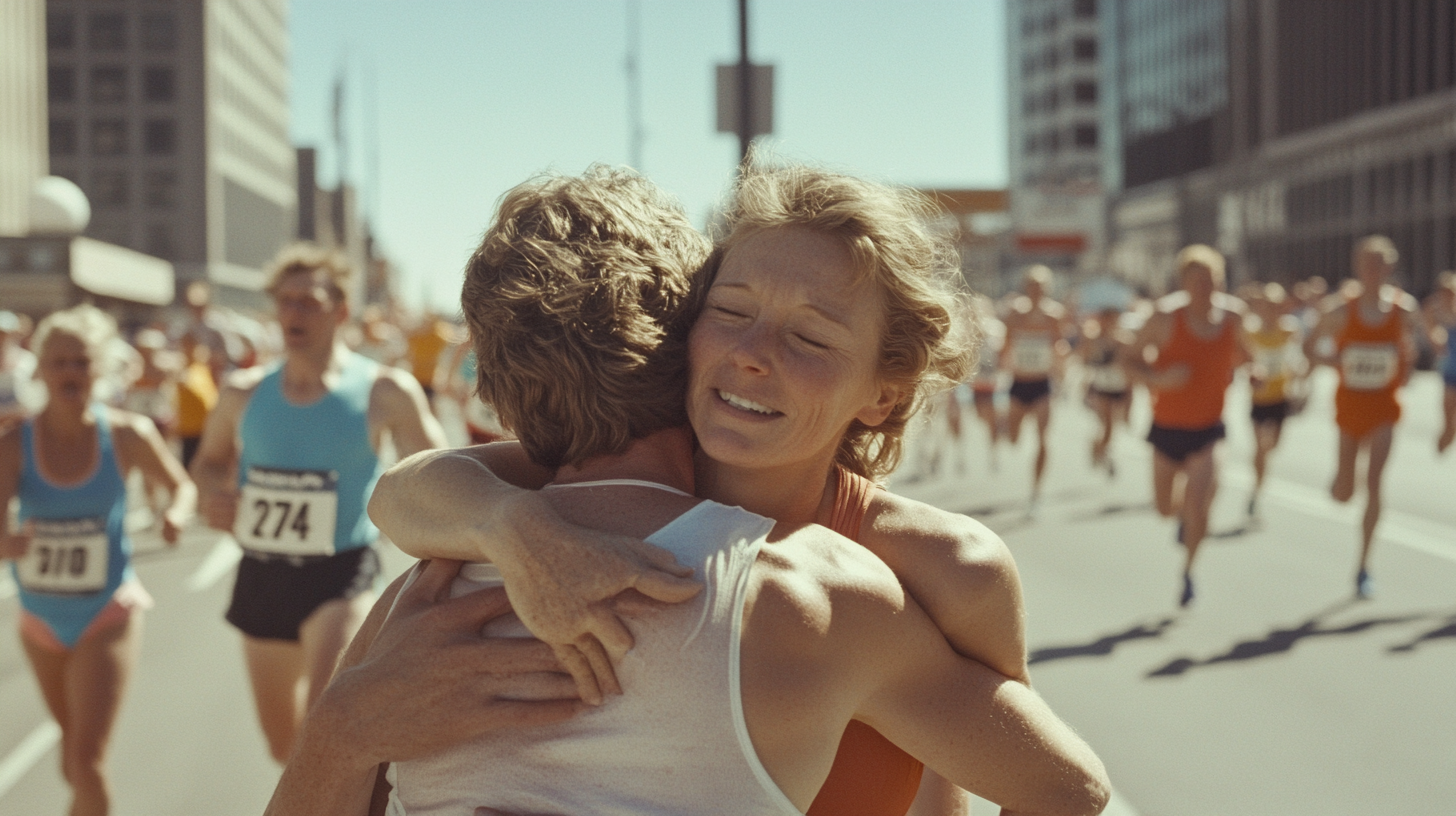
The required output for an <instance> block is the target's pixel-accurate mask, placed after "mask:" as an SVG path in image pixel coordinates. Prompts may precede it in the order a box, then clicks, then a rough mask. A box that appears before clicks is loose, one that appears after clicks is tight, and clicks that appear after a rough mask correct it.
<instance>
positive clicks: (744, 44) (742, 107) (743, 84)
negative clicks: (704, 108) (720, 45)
mask: <svg viewBox="0 0 1456 816" xmlns="http://www.w3.org/2000/svg"><path fill="white" fill-rule="evenodd" d="M752 94H753V80H752V77H751V76H750V75H749V62H748V0H738V163H739V164H742V163H743V162H745V161H747V160H748V146H749V144H751V143H752V142H753V127H752V124H751V123H750V121H749V114H750V113H751V112H752V111H753V97H752Z"/></svg>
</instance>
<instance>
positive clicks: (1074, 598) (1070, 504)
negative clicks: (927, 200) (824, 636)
mask: <svg viewBox="0 0 1456 816" xmlns="http://www.w3.org/2000/svg"><path fill="white" fill-rule="evenodd" d="M1316 385H1317V387H1316V389H1315V394H1314V396H1313V398H1312V400H1311V404H1310V406H1309V408H1308V409H1307V410H1306V412H1305V413H1304V414H1302V415H1301V416H1299V417H1296V418H1293V419H1291V420H1290V421H1289V422H1288V424H1287V425H1286V432H1285V437H1284V440H1283V442H1282V445H1281V447H1280V448H1279V449H1278V450H1277V451H1276V452H1275V454H1274V457H1273V461H1272V465H1271V471H1272V473H1271V478H1270V480H1269V483H1268V484H1267V486H1266V491H1265V496H1264V499H1263V501H1262V503H1261V510H1260V515H1259V518H1257V519H1253V520H1251V519H1249V518H1248V516H1247V512H1246V507H1247V501H1248V497H1249V490H1250V487H1251V484H1252V466H1251V461H1252V440H1251V433H1250V430H1249V425H1248V421H1247V419H1246V417H1247V405H1248V402H1247V391H1246V389H1243V388H1239V387H1236V388H1235V389H1233V391H1232V392H1231V395H1230V401H1229V405H1228V410H1227V411H1226V413H1225V421H1226V423H1227V424H1228V425H1229V431H1230V438H1229V439H1228V440H1227V441H1226V442H1224V443H1223V444H1222V451H1221V455H1222V467H1221V474H1222V483H1221V489H1220V492H1219V496H1218V500H1217V502H1216V504H1215V507H1214V512H1213V525H1212V528H1213V532H1214V535H1213V537H1212V538H1211V540H1208V541H1206V542H1205V545H1204V548H1203V549H1202V550H1201V551H1200V555H1199V563H1198V564H1197V566H1196V568H1195V574H1196V576H1197V580H1198V593H1199V594H1198V598H1197V600H1196V601H1195V603H1194V606H1193V607H1192V608H1191V609H1189V610H1186V611H1183V610H1179V608H1178V606H1177V603H1176V601H1177V595H1178V591H1179V589H1180V584H1179V575H1180V572H1181V569H1182V555H1183V553H1182V550H1181V548H1180V547H1178V546H1177V545H1176V544H1175V543H1174V526H1173V523H1172V522H1171V521H1167V520H1163V519H1160V518H1158V517H1157V516H1156V514H1155V513H1153V512H1152V508H1151V495H1152V491H1151V475H1150V474H1151V452H1150V448H1149V446H1148V445H1147V444H1146V443H1145V442H1142V441H1141V439H1140V434H1132V433H1124V434H1123V435H1122V436H1121V438H1120V439H1119V440H1118V442H1117V449H1116V451H1115V457H1116V462H1117V464H1118V474H1117V477H1116V478H1115V479H1111V480H1109V479H1108V478H1107V477H1106V475H1105V474H1099V473H1094V472H1093V471H1092V470H1091V468H1090V465H1089V459H1090V450H1089V447H1090V438H1091V436H1092V433H1093V420H1092V418H1091V414H1090V412H1088V411H1086V410H1085V409H1084V408H1083V407H1082V406H1081V405H1080V404H1079V403H1078V401H1077V400H1075V399H1072V398H1070V397H1064V398H1061V399H1059V400H1058V401H1057V402H1056V403H1055V404H1054V412H1055V413H1054V419H1053V431H1052V435H1051V439H1052V444H1053V447H1052V448H1051V450H1050V457H1051V458H1050V464H1049V470H1048V480H1047V485H1046V488H1045V494H1046V495H1045V497H1044V499H1043V501H1042V503H1041V506H1040V508H1039V509H1038V512H1037V513H1036V515H1035V518H1034V519H1029V518H1028V517H1027V513H1026V508H1027V504H1026V498H1027V496H1028V494H1029V487H1030V462H1031V455H1032V453H1033V449H1032V447H1031V445H1030V443H1029V440H1028V439H1026V438H1023V439H1022V440H1021V446H1020V448H1019V449H1018V450H1009V449H1003V450H1002V451H1001V452H1000V456H999V464H1000V467H999V469H997V470H994V471H993V470H992V469H991V468H990V466H989V461H988V456H987V455H986V451H987V445H986V444H985V441H984V437H983V436H982V433H983V429H982V427H981V426H980V425H977V424H968V425H967V426H966V427H967V429H968V430H969V432H970V433H973V434H974V436H972V437H970V438H967V439H963V440H962V442H961V443H960V445H958V446H957V445H953V444H952V443H949V442H947V441H946V439H947V438H948V437H947V436H946V435H945V434H944V433H943V432H942V433H941V434H940V435H939V436H938V437H937V435H935V434H922V438H921V443H920V444H919V445H918V446H917V447H916V449H915V451H914V455H913V456H912V457H911V462H910V463H909V467H907V469H906V470H907V471H908V472H907V474H906V476H905V477H902V478H901V479H900V480H898V482H897V488H896V489H898V490H901V491H903V492H906V493H908V494H911V495H914V496H916V497H917V498H921V499H924V500H926V501H930V502H931V503H933V504H936V505H938V506H940V507H943V508H946V509H950V510H955V511H958V512H966V513H969V514H971V515H973V516H975V517H977V518H979V519H981V520H982V521H984V522H985V523H987V524H988V525H989V526H990V527H991V528H992V529H994V530H996V531H997V532H998V533H1000V534H1001V535H1002V536H1003V538H1004V539H1005V540H1006V542H1007V544H1008V545H1009V546H1010V548H1011V550H1012V552H1013V553H1014V555H1015V557H1016V560H1017V563H1018V567H1019V569H1020V572H1021V578H1022V581H1023V584H1024V586H1025V594H1026V606H1027V610H1028V644H1029V647H1030V651H1031V656H1030V659H1031V664H1032V679H1033V683H1034V684H1035V686H1036V687H1037V688H1038V690H1040V691H1041V693H1042V694H1043V695H1044V696H1045V697H1046V698H1047V699H1048V700H1049V701H1050V702H1051V703H1052V705H1053V706H1054V707H1055V708H1056V710H1057V711H1058V712H1059V713H1060V714H1061V715H1062V716H1063V717H1064V718H1066V719H1067V720H1068V721H1069V722H1070V723H1072V724H1073V725H1074V727H1076V728H1077V729H1078V731H1079V732H1080V733H1081V734H1082V735H1083V736H1084V737H1085V738H1086V739H1087V740H1088V741H1089V742H1090V743H1091V744H1092V745H1093V747H1094V748H1096V749H1097V751H1098V753H1099V755H1100V756H1101V757H1102V758H1103V760H1104V761H1105V762H1106V764H1107V766H1108V769H1109V773H1110V774H1111V777H1112V780H1113V783H1114V786H1115V787H1116V788H1117V790H1118V792H1119V795H1120V799H1121V800H1123V801H1124V802H1125V804H1126V805H1127V806H1128V809H1130V810H1132V811H1133V812H1137V813H1141V814H1144V816H1215V814H1218V815H1222V816H1226V815H1227V814H1241V815H1242V816H1266V815H1267V816H1299V815H1300V814H1310V815H1311V816H1313V815H1314V814H1319V816H1340V814H1373V813H1401V814H1408V815H1412V816H1413V815H1415V814H1422V815H1423V814H1430V815H1431V816H1437V814H1440V815H1442V816H1449V814H1452V813H1456V693H1453V692H1456V452H1448V453H1447V454H1446V456H1445V457H1444V458H1442V457H1438V456H1437V455H1436V454H1435V446H1434V440H1435V437H1436V434H1437V432H1438V430H1439V411H1438V409H1437V406H1438V405H1439V400H1440V382H1439V381H1438V380H1437V379H1436V378H1435V377H1434V375H1431V374H1417V376H1416V378H1415V379H1414V380H1413V381H1412V383H1411V385H1410V386H1408V387H1407V389H1406V393H1405V395H1404V402H1405V406H1406V412H1405V418H1404V420H1403V421H1402V423H1401V424H1400V426H1398V430H1397V441H1396V444H1395V450H1394V453H1393V456H1392V460H1391V464H1390V469H1389V472H1388V473H1387V478H1386V494H1387V511H1386V517H1385V521H1384V523H1383V525H1382V527H1381V528H1380V530H1379V531H1378V533H1377V542H1376V548H1375V551H1374V555H1373V561H1372V567H1371V569H1372V573H1373V574H1374V576H1375V578H1376V582H1377V583H1376V594H1375V597H1374V599H1373V600H1369V601H1363V602H1361V601H1355V600H1353V598H1352V595H1353V573H1354V569H1355V556H1356V547H1357V544H1358V540H1359V539H1358V535H1359V532H1358V513H1359V512H1360V510H1361V509H1362V508H1363V500H1364V499H1363V493H1362V494H1357V496H1356V500H1355V503H1356V504H1357V505H1358V506H1357V507H1354V508H1351V507H1342V506H1340V505H1337V504H1335V503H1334V502H1333V501H1332V500H1330V499H1329V498H1328V496H1327V493H1326V488H1327V486H1328V483H1329V480H1330V478H1331V477H1332V476H1333V473H1334V461H1335V450H1336V441H1337V437H1336V433H1335V430H1334V426H1333V419H1332V416H1333V411H1332V407H1331V404H1330V393H1331V389H1332V387H1333V382H1332V380H1331V378H1330V377H1328V376H1327V372H1326V374H1323V375H1321V377H1320V378H1319V379H1318V380H1317V384H1316ZM1133 426H1134V427H1135V428H1140V429H1142V431H1143V432H1145V430H1146V426H1147V419H1146V406H1145V405H1144V404H1142V403H1141V402H1140V403H1139V404H1138V406H1137V408H1136V410H1135V412H1134V419H1133ZM1028 430H1030V426H1028ZM935 450H939V451H940V456H939V460H940V461H939V463H938V464H939V468H938V471H936V475H935V476H934V477H929V476H926V477H922V478H920V479H915V478H913V474H914V473H915V472H916V471H917V470H920V471H923V470H926V469H927V465H928V462H929V460H930V459H931V458H932V457H931V456H930V454H929V452H931V451H935ZM962 458H964V460H965V462H966V464H965V471H964V473H962V472H960V469H959V465H960V463H961V460H962Z"/></svg>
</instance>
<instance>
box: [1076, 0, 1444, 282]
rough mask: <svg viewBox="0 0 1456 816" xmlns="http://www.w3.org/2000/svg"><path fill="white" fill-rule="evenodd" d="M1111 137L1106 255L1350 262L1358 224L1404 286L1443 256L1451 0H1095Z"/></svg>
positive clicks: (1245, 275) (1162, 278) (1240, 275)
mask: <svg viewBox="0 0 1456 816" xmlns="http://www.w3.org/2000/svg"><path fill="white" fill-rule="evenodd" d="M1103 4H1104V6H1105V7H1106V8H1105V10H1106V12H1107V13H1106V14H1105V16H1104V19H1103V26H1104V39H1106V40H1109V41H1110V52H1111V53H1113V54H1114V55H1115V56H1114V57H1113V68H1114V70H1113V71H1112V72H1111V76H1112V82H1111V84H1112V85H1113V88H1112V96H1113V97H1114V98H1115V99H1116V104H1115V105H1114V106H1112V108H1111V111H1110V112H1109V118H1108V119H1107V120H1106V121H1105V122H1104V126H1105V127H1104V130H1108V129H1111V130H1113V131H1115V132H1114V133H1113V134H1112V136H1113V139H1114V140H1115V141H1117V142H1118V143H1119V144H1120V146H1121V148H1120V150H1119V151H1118V155H1117V156H1115V157H1114V158H1115V160H1116V164H1117V172H1116V175H1117V176H1118V188H1117V189H1115V193H1116V194H1115V197H1114V199H1113V201H1112V203H1111V206H1110V219H1109V221H1110V225H1111V230H1112V233H1113V252H1112V263H1113V265H1114V267H1116V268H1118V269H1119V270H1120V271H1122V272H1123V273H1125V274H1127V275H1129V276H1131V277H1135V278H1140V279H1142V280H1144V281H1146V282H1147V283H1148V284H1149V285H1150V286H1152V287H1153V288H1159V287H1161V286H1162V285H1164V284H1165V283H1166V281H1167V278H1168V276H1169V275H1170V274H1171V269H1170V265H1171V261H1172V256H1173V253H1174V252H1176V251H1177V249H1178V247H1179V246H1181V245H1183V244H1186V243H1190V242H1194V241H1202V242H1205V243H1210V244H1214V245H1215V246H1218V247H1219V248H1220V249H1221V250H1223V251H1224V252H1225V253H1226V254H1227V255H1228V256H1229V259H1230V261H1231V270H1232V273H1233V275H1234V277H1235V279H1236V280H1238V279H1246V280H1247V279H1259V280H1280V281H1289V280H1293V279H1297V278H1302V277H1306V276H1309V275H1312V274H1319V275H1324V276H1326V277H1328V278H1330V279H1339V278H1341V277H1344V276H1346V275H1348V274H1349V271H1350V269H1349V261H1350V249H1351V246H1352V244H1353V242H1354V241H1355V240H1356V239H1357V238H1358V237H1359V236H1361V235H1365V234H1368V233H1372V232H1382V233H1385V234H1387V235H1389V236H1390V237H1391V238H1392V239H1394V241H1395V243H1396V245H1397V246H1398V247H1399V248H1400V250H1401V261H1400V264H1399V266H1398V269H1397V274H1398V279H1399V280H1400V281H1401V282H1402V283H1403V284H1404V285H1405V286H1407V287H1408V288H1410V289H1411V290H1412V291H1414V292H1416V293H1417V294H1423V293H1424V292H1426V291H1428V290H1429V288H1430V286H1431V283H1432V281H1433V279H1434V276H1435V275H1436V274H1437V273H1439V271H1441V270H1442V269H1449V268H1451V267H1452V266H1456V0H1381V2H1355V1H1354V0H1333V1H1331V0H1103Z"/></svg>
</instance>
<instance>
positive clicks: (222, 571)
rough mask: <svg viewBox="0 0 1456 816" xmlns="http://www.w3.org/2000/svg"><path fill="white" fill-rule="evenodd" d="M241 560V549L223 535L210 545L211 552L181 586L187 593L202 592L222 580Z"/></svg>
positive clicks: (229, 537)
mask: <svg viewBox="0 0 1456 816" xmlns="http://www.w3.org/2000/svg"><path fill="white" fill-rule="evenodd" d="M242 558H243V548H242V547H239V546H238V542H236V541H234V540H233V537H232V536H230V535H224V536H223V537H222V538H219V539H218V540H217V543H216V544H214V545H212V552H210V553H208V554H207V557H206V558H204V559H203V560H202V563H201V564H200V565H198V567H197V570H196V571H195V572H193V573H192V574H191V575H190V576H188V577H187V581H186V583H184V584H183V586H185V587H186V588H187V591H188V592H202V591H203V590H205V589H207V588H208V587H210V586H212V585H213V584H215V583H217V582H218V581H219V580H221V579H222V577H223V576H224V575H227V574H228V573H229V572H231V571H232V569H233V567H235V566H237V564H238V562H239V561H241V560H242Z"/></svg>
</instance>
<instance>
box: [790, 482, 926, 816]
mask: <svg viewBox="0 0 1456 816" xmlns="http://www.w3.org/2000/svg"><path fill="white" fill-rule="evenodd" d="M836 470H837V471H838V475H839V478H838V480H837V481H838V485H837V486H836V487H835V490H834V509H833V511H831V514H830V518H829V524H828V525H826V526H828V527H829V529H831V530H833V531H834V532H836V533H839V534H840V535H842V536H844V537H845V538H849V539H853V540H855V541H858V540H859V527H860V522H862V521H864V516H865V512H866V511H867V510H869V507H870V500H871V499H872V498H873V497H874V492H875V490H876V485H875V483H874V482H871V481H870V480H869V479H866V478H864V477H863V476H858V475H856V474H853V473H850V472H849V471H847V470H845V469H844V468H843V467H837V468H836ZM924 770H925V766H924V765H923V764H921V762H920V761H919V760H918V759H916V758H915V757H912V756H910V755H909V754H907V753H905V752H904V751H902V750H900V749H899V748H898V747H897V746H896V745H895V744H894V743H892V742H890V741H889V740H887V739H885V738H884V737H883V736H882V735H881V734H880V732H878V731H876V730H875V729H873V728H871V727H869V726H868V725H865V724H864V723H862V722H860V721H859V720H850V722H849V726H848V727H847V728H845V729H844V736H843V737H841V738H840V740H839V752H838V753H837V754H835V755H834V767H832V768H831V769H830V770H829V778H828V779H825V780H824V787H822V788H820V789H819V795H818V796H815V797H814V804H812V805H810V806H809V813H808V816H904V814H905V813H906V812H907V811H908V810H910V804H911V803H912V802H914V801H915V793H916V792H917V791H918V790H919V789H920V775H921V772H923V771H924Z"/></svg>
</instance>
